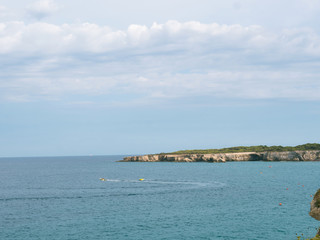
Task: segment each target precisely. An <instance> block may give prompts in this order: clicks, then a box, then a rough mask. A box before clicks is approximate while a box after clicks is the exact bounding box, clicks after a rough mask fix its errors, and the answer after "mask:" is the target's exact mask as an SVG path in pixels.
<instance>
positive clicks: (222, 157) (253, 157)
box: [122, 151, 320, 162]
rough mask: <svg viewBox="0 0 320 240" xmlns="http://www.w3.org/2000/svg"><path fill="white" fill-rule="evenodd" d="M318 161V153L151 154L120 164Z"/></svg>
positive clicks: (128, 159) (319, 156)
mask: <svg viewBox="0 0 320 240" xmlns="http://www.w3.org/2000/svg"><path fill="white" fill-rule="evenodd" d="M231 161H320V151H291V152H242V153H215V154H151V155H143V156H131V157H125V158H124V159H123V160H122V162H231Z"/></svg>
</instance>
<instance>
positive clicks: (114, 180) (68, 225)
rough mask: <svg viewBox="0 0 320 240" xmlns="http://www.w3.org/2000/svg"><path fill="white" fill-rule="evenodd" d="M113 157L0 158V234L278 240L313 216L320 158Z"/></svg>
mask: <svg viewBox="0 0 320 240" xmlns="http://www.w3.org/2000/svg"><path fill="white" fill-rule="evenodd" d="M121 158H122V156H105V157H57V158H8V159H5V158H2V159H0V188H1V189H0V239H24V240H25V239H265V240H266V239H273V240H276V239H281V240H285V239H296V234H299V235H301V233H303V234H304V236H308V237H310V236H314V235H315V233H316V227H318V226H319V225H320V222H317V221H316V220H314V219H312V218H311V217H309V215H308V211H309V206H310V201H311V199H312V198H311V196H310V195H311V194H313V193H315V192H316V190H317V189H318V188H320V181H319V180H320V174H319V173H320V162H314V163H312V162H300V163H293V162H276V163H267V162H241V163H119V162H115V160H120V159H121ZM270 165H271V166H272V167H269V166H270ZM101 177H104V178H106V179H108V180H107V181H105V182H103V181H100V180H99V178H101ZM139 178H144V179H145V181H139ZM286 188H288V190H286ZM280 202H281V203H282V206H279V203H280Z"/></svg>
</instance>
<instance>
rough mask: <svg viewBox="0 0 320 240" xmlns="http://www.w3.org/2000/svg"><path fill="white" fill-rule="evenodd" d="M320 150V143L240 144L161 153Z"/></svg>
mask: <svg viewBox="0 0 320 240" xmlns="http://www.w3.org/2000/svg"><path fill="white" fill-rule="evenodd" d="M311 150H320V144H318V143H307V144H303V145H298V146H295V147H283V146H270V147H268V146H266V145H259V146H250V147H246V146H239V147H230V148H221V149H195V150H181V151H177V152H172V153H161V154H212V153H238V152H286V151H311Z"/></svg>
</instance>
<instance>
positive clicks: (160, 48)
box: [0, 21, 320, 103]
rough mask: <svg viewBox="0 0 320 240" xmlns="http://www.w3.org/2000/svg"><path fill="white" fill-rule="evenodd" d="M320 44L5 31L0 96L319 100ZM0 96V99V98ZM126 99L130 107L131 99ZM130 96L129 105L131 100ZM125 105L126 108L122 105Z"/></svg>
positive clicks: (260, 32) (216, 32)
mask: <svg viewBox="0 0 320 240" xmlns="http://www.w3.org/2000/svg"><path fill="white" fill-rule="evenodd" d="M319 57H320V37H319V35H317V34H316V33H315V32H314V31H313V30H312V29H285V30H283V31H281V32H280V33H277V32H268V31H266V30H265V29H264V28H262V27H261V26H255V25H253V26H241V25H219V24H216V23H213V24H202V23H199V22H184V23H183V22H178V21H168V22H167V23H165V24H157V23H154V24H153V25H152V26H150V27H147V26H143V25H130V26H129V27H128V28H127V29H126V30H112V29H111V28H109V27H107V26H99V25H96V24H89V23H83V24H63V25H54V24H48V23H44V22H38V23H33V24H25V23H24V22H8V23H1V24H0V64H2V65H3V66H5V68H4V70H3V71H2V72H1V73H0V79H1V80H0V93H1V94H0V96H2V100H4V99H5V100H7V101H14V99H16V100H15V101H23V100H24V101H38V100H39V99H50V100H57V99H61V98H64V97H65V96H77V97H78V98H80V99H76V100H74V102H88V101H90V102H91V100H88V99H86V100H82V99H81V96H103V97H104V98H105V99H106V101H109V102H113V103H114V102H115V101H116V100H114V99H110V97H108V96H118V97H116V98H115V99H119V98H120V97H119V96H122V99H129V100H128V101H130V102H141V101H144V100H146V99H147V101H148V102H152V101H151V99H153V100H155V99H158V100H159V99H176V98H184V97H198V96H207V97H214V98H239V99H240V98H241V99H244V98H247V99H270V98H287V99H304V100H320V95H319V91H320V82H319V80H318V79H319V77H320V75H319V73H318V72H319V71H318V69H319V66H320V62H319ZM1 89H2V90H1ZM123 96H126V97H123ZM129 96H130V97H129ZM123 101H125V100H123Z"/></svg>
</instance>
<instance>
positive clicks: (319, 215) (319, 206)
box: [309, 189, 320, 221]
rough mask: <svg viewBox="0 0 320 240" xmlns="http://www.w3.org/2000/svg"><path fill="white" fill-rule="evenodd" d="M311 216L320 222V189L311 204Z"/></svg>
mask: <svg viewBox="0 0 320 240" xmlns="http://www.w3.org/2000/svg"><path fill="white" fill-rule="evenodd" d="M309 214H310V216H311V217H313V218H314V219H317V220H318V221H320V189H319V190H318V191H317V193H316V194H315V195H314V197H313V200H312V201H311V204H310V212H309Z"/></svg>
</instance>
